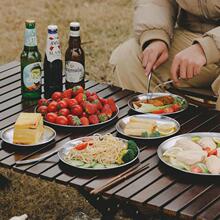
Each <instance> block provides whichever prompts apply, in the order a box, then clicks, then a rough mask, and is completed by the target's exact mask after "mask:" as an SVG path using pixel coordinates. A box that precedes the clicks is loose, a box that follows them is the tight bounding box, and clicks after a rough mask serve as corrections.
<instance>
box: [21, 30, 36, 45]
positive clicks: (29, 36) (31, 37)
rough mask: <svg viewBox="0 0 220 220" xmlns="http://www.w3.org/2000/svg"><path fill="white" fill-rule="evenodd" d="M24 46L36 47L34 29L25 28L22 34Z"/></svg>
mask: <svg viewBox="0 0 220 220" xmlns="http://www.w3.org/2000/svg"><path fill="white" fill-rule="evenodd" d="M24 48H26V49H27V48H29V49H36V48H37V34H36V29H35V28H32V29H29V28H26V29H25V36H24Z"/></svg>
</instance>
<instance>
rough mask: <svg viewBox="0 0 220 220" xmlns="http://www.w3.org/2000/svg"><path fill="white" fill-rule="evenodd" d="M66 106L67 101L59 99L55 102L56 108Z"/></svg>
mask: <svg viewBox="0 0 220 220" xmlns="http://www.w3.org/2000/svg"><path fill="white" fill-rule="evenodd" d="M67 107H68V103H67V102H66V101H64V100H61V101H59V102H58V103H57V108H58V109H61V108H67Z"/></svg>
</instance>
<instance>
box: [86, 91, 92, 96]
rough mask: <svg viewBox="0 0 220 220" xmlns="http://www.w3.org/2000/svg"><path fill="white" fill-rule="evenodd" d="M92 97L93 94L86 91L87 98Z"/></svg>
mask: <svg viewBox="0 0 220 220" xmlns="http://www.w3.org/2000/svg"><path fill="white" fill-rule="evenodd" d="M90 95H91V92H90V91H88V90H87V91H86V97H87V98H88V97H89V96H90Z"/></svg>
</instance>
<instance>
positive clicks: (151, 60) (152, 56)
mask: <svg viewBox="0 0 220 220" xmlns="http://www.w3.org/2000/svg"><path fill="white" fill-rule="evenodd" d="M156 59H157V56H156V54H155V53H151V54H150V55H149V57H148V62H147V66H146V68H145V74H146V75H148V74H149V73H150V72H151V70H152V68H153V65H154V64H155V62H156Z"/></svg>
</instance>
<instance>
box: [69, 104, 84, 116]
mask: <svg viewBox="0 0 220 220" xmlns="http://www.w3.org/2000/svg"><path fill="white" fill-rule="evenodd" d="M71 112H72V114H73V115H77V116H80V115H82V113H83V109H82V107H81V106H80V105H75V106H73V108H72V109H71Z"/></svg>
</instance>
